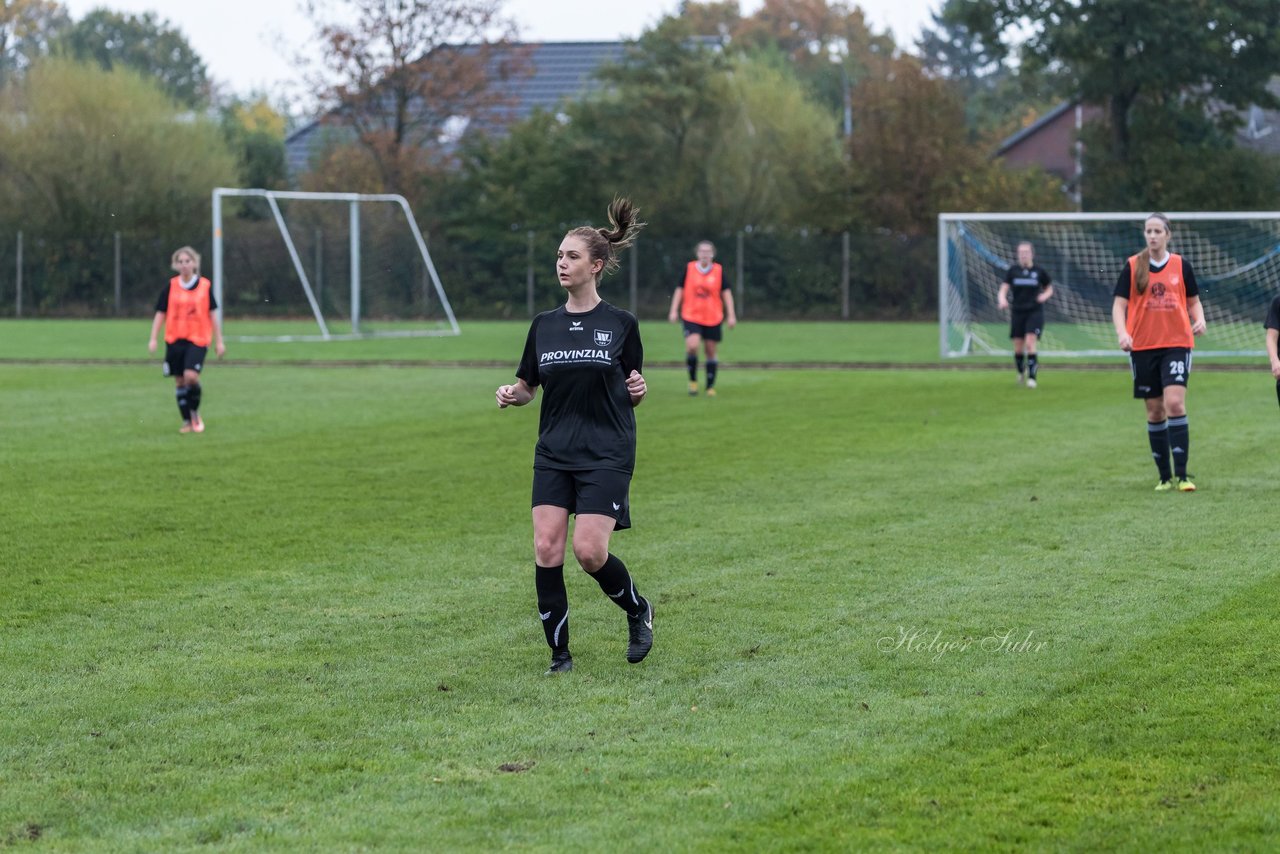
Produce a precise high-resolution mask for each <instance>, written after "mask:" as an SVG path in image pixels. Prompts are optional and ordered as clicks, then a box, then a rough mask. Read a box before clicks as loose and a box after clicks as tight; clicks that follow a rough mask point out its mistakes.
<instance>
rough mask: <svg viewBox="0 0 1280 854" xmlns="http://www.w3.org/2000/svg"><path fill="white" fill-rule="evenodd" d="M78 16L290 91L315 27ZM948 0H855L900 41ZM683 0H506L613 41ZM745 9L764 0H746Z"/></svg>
mask: <svg viewBox="0 0 1280 854" xmlns="http://www.w3.org/2000/svg"><path fill="white" fill-rule="evenodd" d="M61 2H62V3H63V5H64V6H66V7H67V8H68V9H70V10H71V15H72V17H73V18H76V19H79V18H82V17H84V15H85V13H87V12H89V11H90V10H92V9H96V8H100V7H103V6H105V7H107V8H109V9H113V10H116V11H121V12H133V13H141V12H148V11H150V12H155V13H156V14H157V15H158V16H159V17H161V18H163V19H166V20H168V21H169V22H170V23H171V24H174V25H176V26H177V27H178V29H180V30H182V32H183V34H184V35H185V36H186V37H187V40H188V41H190V42H191V44H192V46H193V47H194V48H195V49H196V51H197V52H198V53H199V54H200V56H201V57H202V58H203V59H204V61H205V64H206V65H207V66H208V68H209V73H210V75H211V76H212V77H213V78H214V79H215V80H217V81H218V82H220V83H222V84H224V85H227V86H229V87H230V88H231V89H232V91H234V92H236V93H238V94H241V95H245V94H248V93H249V92H251V91H254V90H259V91H267V92H271V93H273V94H287V90H288V86H289V83H290V81H292V80H294V79H296V77H297V71H296V68H295V66H294V65H293V64H291V63H290V61H289V54H290V53H291V52H296V51H302V50H305V48H306V44H307V38H308V36H310V35H311V33H312V28H311V26H310V24H309V23H308V21H307V19H306V17H305V16H304V15H303V14H302V13H301V12H300V11H299V8H298V6H299V3H298V2H297V0H61ZM941 2H942V0H861V2H858V0H855V4H856V5H858V6H861V7H862V9H863V10H864V11H865V12H866V15H867V19H868V21H869V22H870V24H871V26H872V28H873V29H875V30H877V31H880V30H884V29H891V30H893V33H894V35H895V37H896V39H897V42H898V44H900V45H908V44H910V43H911V42H913V41H914V40H915V37H916V35H917V34H919V32H920V28H921V27H922V26H923V25H924V24H925V23H927V22H928V20H929V16H930V13H931V12H932V11H933V10H934V9H936V8H938V6H939V5H940V4H941ZM678 5H679V3H678V0H630V2H613V3H610V2H605V0H507V3H506V9H507V13H508V14H509V15H511V16H512V17H514V18H515V19H516V21H517V22H519V24H520V35H521V37H522V38H523V39H526V40H528V41H612V40H616V39H627V38H635V37H636V36H638V35H640V33H641V31H642V30H644V29H646V28H648V27H650V26H652V25H653V24H654V23H656V22H657V21H658V19H659V18H661V17H662V16H663V15H665V14H669V13H671V12H674V11H675V9H676V8H677V7H678ZM740 6H741V8H742V11H743V14H750V13H752V12H754V11H755V10H756V9H758V8H759V6H760V2H759V0H742V2H741V3H740Z"/></svg>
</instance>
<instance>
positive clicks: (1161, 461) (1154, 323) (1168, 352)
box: [1111, 214, 1205, 492]
mask: <svg viewBox="0 0 1280 854" xmlns="http://www.w3.org/2000/svg"><path fill="white" fill-rule="evenodd" d="M1171 233H1172V232H1171V230H1170V228H1169V220H1168V218H1167V217H1165V216H1164V215H1163V214H1152V215H1151V216H1149V217H1147V220H1146V222H1145V223H1144V225H1143V236H1144V237H1145V238H1146V241H1147V248H1146V249H1143V250H1142V252H1140V253H1138V254H1137V255H1134V256H1133V257H1132V258H1130V259H1129V260H1128V262H1127V263H1126V264H1125V266H1124V269H1123V270H1122V271H1121V272H1120V277H1119V279H1118V280H1117V281H1116V286H1115V290H1114V292H1113V296H1114V301H1113V303H1112V306H1111V322H1112V325H1114V326H1115V330H1116V339H1117V341H1118V342H1119V344H1120V349H1121V350H1124V351H1125V352H1127V353H1128V354H1129V366H1130V368H1131V370H1132V373H1133V396H1134V397H1136V398H1138V399H1139V400H1142V401H1144V402H1145V404H1146V407H1147V439H1148V440H1149V442H1150V444H1151V456H1152V458H1153V459H1154V460H1155V463H1156V470H1157V471H1158V472H1159V473H1160V482H1159V483H1157V484H1156V492H1170V491H1172V490H1173V489H1174V488H1175V487H1176V488H1177V490H1178V491H1179V492H1195V491H1196V485H1195V483H1193V482H1192V480H1191V475H1189V474H1187V458H1188V456H1189V454H1190V446H1191V435H1190V427H1189V426H1188V424H1187V403H1186V401H1187V378H1188V377H1190V376H1191V350H1192V348H1193V347H1195V336H1196V335H1200V334H1201V333H1203V332H1204V330H1205V322H1204V306H1202V305H1201V304H1200V289H1199V287H1198V286H1197V284H1196V274H1195V271H1194V270H1193V269H1192V267H1191V262H1190V261H1188V260H1187V259H1185V258H1183V257H1182V256H1181V255H1174V254H1173V253H1172V252H1170V251H1169V249H1168V247H1169V237H1170V235H1171ZM1170 458H1172V466H1170ZM1175 478H1176V483H1175Z"/></svg>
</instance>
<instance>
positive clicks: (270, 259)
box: [211, 187, 459, 341]
mask: <svg viewBox="0 0 1280 854" xmlns="http://www.w3.org/2000/svg"><path fill="white" fill-rule="evenodd" d="M211 278H212V284H213V292H214V296H215V297H217V300H218V305H219V310H220V311H221V312H222V314H223V318H224V325H225V326H226V328H227V332H228V335H227V337H228V338H231V339H232V340H239V341H331V340H338V339H353V338H367V337H407V336H424V335H457V334H459V328H458V321H457V318H455V317H454V314H453V308H452V307H451V306H450V305H449V298H448V296H446V294H445V291H444V286H443V285H442V284H441V282H440V277H439V275H438V274H437V272H436V267H435V264H434V263H433V262H432V260H431V253H430V252H428V251H427V243H426V240H425V239H424V238H423V235H422V233H421V231H420V230H419V229H418V224H417V221H416V220H415V219H414V217H413V212H412V211H411V210H410V208H409V204H408V202H407V201H405V199H404V197H403V196H398V195H390V194H385V195H383V194H379V195H370V194H361V193H305V192H286V191H275V190H256V189H234V188H228V187H219V188H217V189H215V190H214V191H213V263H212V277H211ZM228 319H230V322H228Z"/></svg>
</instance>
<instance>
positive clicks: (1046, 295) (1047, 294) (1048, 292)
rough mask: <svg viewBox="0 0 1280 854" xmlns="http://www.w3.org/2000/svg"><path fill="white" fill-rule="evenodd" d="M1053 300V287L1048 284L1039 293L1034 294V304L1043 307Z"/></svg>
mask: <svg viewBox="0 0 1280 854" xmlns="http://www.w3.org/2000/svg"><path fill="white" fill-rule="evenodd" d="M1052 298H1053V285H1052V284H1048V285H1045V286H1044V287H1043V288H1041V289H1040V293H1038V294H1036V302H1038V303H1040V304H1041V305H1044V304H1045V303H1047V302H1048V301H1049V300H1050V299H1052Z"/></svg>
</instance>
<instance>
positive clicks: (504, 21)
mask: <svg viewBox="0 0 1280 854" xmlns="http://www.w3.org/2000/svg"><path fill="white" fill-rule="evenodd" d="M501 8H502V3H501V0H402V2H396V3H387V2H384V0H307V2H306V3H305V9H306V11H307V13H308V14H309V15H310V16H311V17H312V19H313V20H315V21H316V31H317V36H318V38H317V41H318V42H319V44H320V46H321V49H322V51H323V57H322V60H321V69H320V71H319V72H318V73H315V74H312V75H311V79H310V83H311V84H312V87H313V90H314V91H315V93H316V96H317V99H318V100H319V102H320V104H321V106H322V107H323V108H324V109H326V110H328V111H329V112H328V114H327V117H326V122H328V123H331V124H334V125H338V126H341V127H343V128H349V129H350V130H351V132H353V133H354V136H355V140H356V144H357V145H358V146H359V150H360V151H361V152H362V153H363V155H364V156H365V157H366V158H367V159H368V160H369V162H370V164H371V166H372V170H373V171H374V172H375V173H376V174H377V175H378V177H379V180H380V182H381V185H382V189H383V190H385V191H391V192H398V193H403V194H405V195H407V196H409V197H415V196H417V195H418V193H417V189H418V187H417V185H418V184H419V183H420V181H421V177H422V175H423V174H424V173H426V172H427V171H428V170H430V169H431V168H432V167H433V166H435V165H438V164H439V161H440V159H442V157H443V156H444V153H445V152H446V150H447V148H446V145H447V144H448V143H451V142H452V141H453V138H455V137H456V135H457V133H458V132H459V131H460V130H461V129H464V128H465V127H466V126H467V125H468V123H469V122H470V121H472V120H474V119H476V118H477V117H480V116H491V115H492V114H493V112H494V110H495V109H496V108H498V107H501V106H502V105H503V104H504V103H505V96H503V95H502V93H501V92H499V90H498V89H496V88H494V87H492V86H491V85H490V83H491V82H492V80H493V79H495V78H506V77H509V76H511V75H513V74H516V73H518V72H519V71H520V69H521V68H522V67H523V65H522V60H523V57H522V55H521V54H520V53H519V52H518V51H516V50H514V49H513V47H512V46H511V44H510V43H509V39H510V38H511V37H512V36H513V35H514V33H515V25H514V23H513V22H512V21H511V20H509V19H508V18H506V17H504V16H503V15H502V14H501ZM463 46H465V47H463ZM353 155H354V152H352V153H347V154H343V155H337V156H338V157H339V159H340V160H351V159H353ZM433 161H434V162H433Z"/></svg>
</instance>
